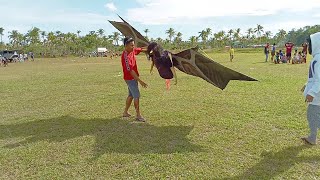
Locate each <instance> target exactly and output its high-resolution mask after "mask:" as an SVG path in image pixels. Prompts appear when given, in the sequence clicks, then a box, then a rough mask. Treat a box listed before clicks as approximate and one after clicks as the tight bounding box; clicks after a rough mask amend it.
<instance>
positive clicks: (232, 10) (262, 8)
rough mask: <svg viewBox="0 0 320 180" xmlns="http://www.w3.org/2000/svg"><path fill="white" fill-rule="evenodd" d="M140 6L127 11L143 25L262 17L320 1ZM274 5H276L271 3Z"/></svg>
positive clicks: (147, 2) (156, 1)
mask: <svg viewBox="0 0 320 180" xmlns="http://www.w3.org/2000/svg"><path fill="white" fill-rule="evenodd" d="M136 1H137V2H138V3H139V4H140V7H139V8H132V9H129V10H128V17H130V20H135V21H139V22H141V23H144V24H170V23H181V22H185V21H186V20H197V19H199V18H207V17H221V16H262V15H272V14H275V13H276V12H279V11H283V10H287V11H290V12H301V11H306V10H310V9H312V8H317V7H320V3H319V0H308V6H299V5H297V4H296V3H292V0H268V1H267V3H264V2H261V1H260V2H259V1H252V0H242V1H239V0H228V1H226V2H221V1H220V2H217V1H213V0H197V1H193V3H190V1H185V0H174V1H172V0H136ZM272 5H274V6H272Z"/></svg>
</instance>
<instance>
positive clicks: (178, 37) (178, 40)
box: [174, 32, 182, 45]
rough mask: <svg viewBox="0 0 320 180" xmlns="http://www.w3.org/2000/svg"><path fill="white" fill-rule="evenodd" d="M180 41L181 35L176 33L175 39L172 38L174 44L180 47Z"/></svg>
mask: <svg viewBox="0 0 320 180" xmlns="http://www.w3.org/2000/svg"><path fill="white" fill-rule="evenodd" d="M181 41H182V33H181V32H178V33H177V36H176V38H174V42H175V43H177V44H178V45H180V43H181Z"/></svg>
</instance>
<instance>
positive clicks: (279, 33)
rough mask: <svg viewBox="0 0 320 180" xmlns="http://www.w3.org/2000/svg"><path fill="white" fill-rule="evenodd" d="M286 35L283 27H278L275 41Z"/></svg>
mask: <svg viewBox="0 0 320 180" xmlns="http://www.w3.org/2000/svg"><path fill="white" fill-rule="evenodd" d="M286 35H287V32H286V31H285V30H284V29H279V32H278V33H277V34H276V37H277V41H281V40H283V39H284V38H285V37H286Z"/></svg>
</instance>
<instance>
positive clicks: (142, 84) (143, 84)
mask: <svg viewBox="0 0 320 180" xmlns="http://www.w3.org/2000/svg"><path fill="white" fill-rule="evenodd" d="M130 74H131V76H132V77H133V78H134V79H135V80H136V81H138V82H139V83H140V84H141V86H142V87H144V88H147V87H148V85H147V84H146V83H145V82H143V81H142V80H141V79H140V78H139V76H138V75H137V73H136V72H135V71H134V70H131V71H130Z"/></svg>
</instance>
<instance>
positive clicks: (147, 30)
mask: <svg viewBox="0 0 320 180" xmlns="http://www.w3.org/2000/svg"><path fill="white" fill-rule="evenodd" d="M149 32H150V31H149V29H145V30H144V33H146V38H148V33H149Z"/></svg>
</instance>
